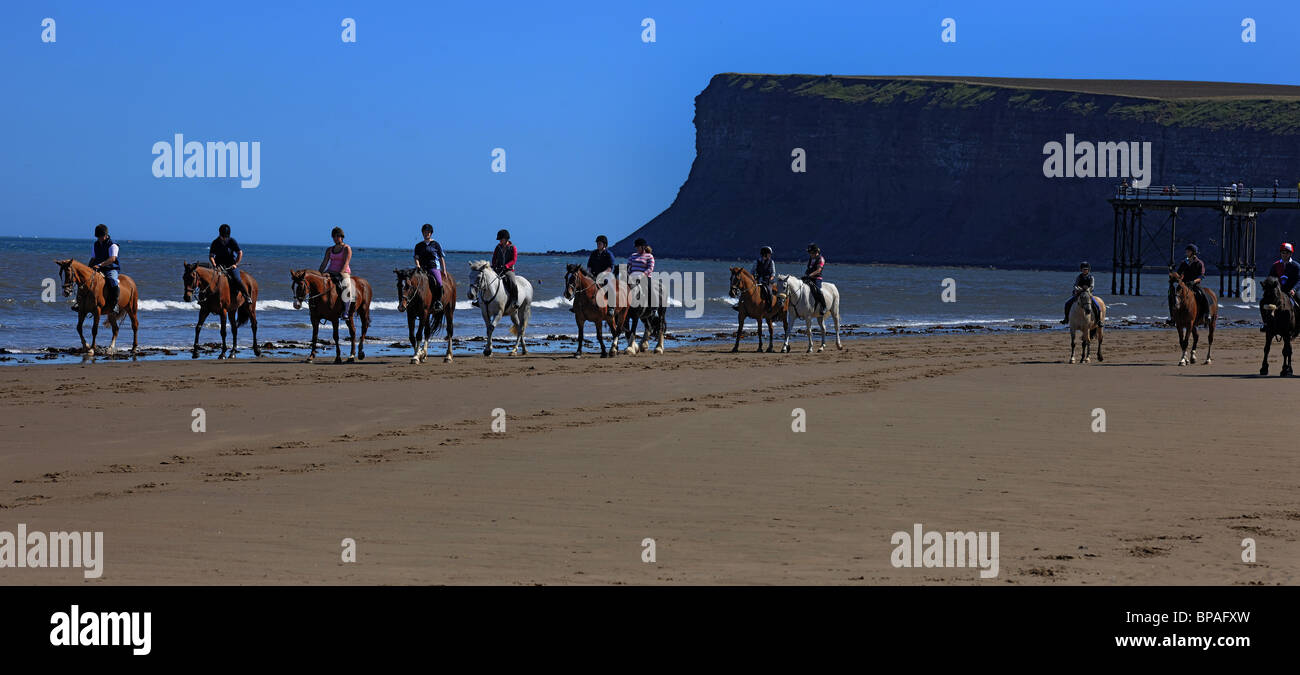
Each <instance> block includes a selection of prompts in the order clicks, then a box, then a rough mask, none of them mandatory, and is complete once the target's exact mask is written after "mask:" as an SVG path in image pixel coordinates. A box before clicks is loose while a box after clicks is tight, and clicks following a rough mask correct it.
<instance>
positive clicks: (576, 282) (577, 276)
mask: <svg viewBox="0 0 1300 675" xmlns="http://www.w3.org/2000/svg"><path fill="white" fill-rule="evenodd" d="M617 283H618V281H617V280H616V279H614V278H613V277H610V279H609V280H608V281H607V282H606V284H612V285H613V286H612V288H613V290H614V292H615V296H616V297H617ZM564 297H565V298H567V299H569V300H573V318H574V320H575V321H577V322H578V351H576V352H574V353H573V358H575V359H580V358H582V342H583V330H584V329H586V327H587V322H588V321H590V322H592V323H594V324H596V342H597V343H599V344H600V358H602V359H603V358H605V357H607V356H617V355H618V348H617V345H618V334H619V331H620V329H621V328H622V326H623V324H624V322H626V321H627V311H628V308H627V305H626V304H624V305H623V306H622V307H617V306H616V307H615V309H614V311H612V312H611V311H607V310H606V307H608V306H609V304H610V303H609V302H608V301H607V298H608V295H607V294H606V293H605V292H604V291H603V290H602V289H601V288H600V287H599V286H598V285H597V284H596V281H595V280H594V279H592V278H591V277H589V276H587V272H586V270H584V269H583V267H582V265H568V266H567V267H565V274H564ZM615 304H617V303H615ZM605 324H609V330H610V335H611V336H612V337H613V338H614V345H615V348H614V349H612V350H610V351H608V352H606V351H605V334H604V333H605V330H604V329H605Z"/></svg>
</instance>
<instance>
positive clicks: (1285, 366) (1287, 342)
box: [1282, 332, 1291, 377]
mask: <svg viewBox="0 0 1300 675" xmlns="http://www.w3.org/2000/svg"><path fill="white" fill-rule="evenodd" d="M1282 375H1283V376H1284V377H1289V376H1290V375H1291V336H1290V335H1288V334H1286V333H1285V332H1283V334H1282Z"/></svg>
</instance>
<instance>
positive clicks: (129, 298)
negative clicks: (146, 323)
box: [54, 258, 140, 356]
mask: <svg viewBox="0 0 1300 675" xmlns="http://www.w3.org/2000/svg"><path fill="white" fill-rule="evenodd" d="M54 263H55V264H57V265H58V266H59V278H60V279H62V280H63V295H64V297H67V296H69V295H72V288H73V286H76V288H77V335H78V336H79V337H80V338H81V348H82V349H83V350H85V351H86V352H87V353H89V354H90V355H92V356H93V355H94V354H95V340H96V338H98V336H99V317H100V315H101V314H102V315H103V316H104V323H106V324H108V325H109V326H111V327H112V329H113V341H112V342H110V343H109V344H108V353H110V354H111V353H113V351H114V350H115V349H117V329H118V322H119V321H121V320H122V315H123V314H126V315H130V317H131V352H132V353H135V351H136V350H137V349H138V348H139V346H140V318H139V315H138V312H139V311H140V294H139V293H137V292H136V287H135V281H134V280H133V279H131V277H128V276H127V275H125V274H118V276H117V284H118V287H119V289H120V290H119V292H118V295H117V306H116V307H108V306H106V305H105V303H104V275H103V274H102V273H100V272H97V271H95V270H93V269H90V268H89V267H87V266H86V265H83V264H82V263H79V262H77V261H76V260H72V259H71V258H69V259H67V260H55V261H54ZM87 308H89V309H87ZM87 314H93V315H94V319H93V320H91V322H90V344H89V345H87V344H86V335H85V333H84V332H82V325H83V324H84V323H85V322H86V315H87Z"/></svg>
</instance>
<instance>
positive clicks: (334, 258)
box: [320, 227, 357, 321]
mask: <svg viewBox="0 0 1300 675" xmlns="http://www.w3.org/2000/svg"><path fill="white" fill-rule="evenodd" d="M330 237H333V239H334V245H333V246H331V247H329V248H327V249H325V257H324V258H323V259H321V261H320V271H321V272H322V273H324V274H328V275H330V278H331V279H333V280H334V286H335V287H336V288H338V289H339V296H340V298H352V299H351V300H344V302H343V320H344V321H348V320H351V319H352V308H353V307H355V306H356V304H357V303H356V299H355V293H356V289H355V288H354V287H353V285H352V247H351V246H348V245H347V244H345V243H343V228H341V227H336V228H334V229H333V230H330Z"/></svg>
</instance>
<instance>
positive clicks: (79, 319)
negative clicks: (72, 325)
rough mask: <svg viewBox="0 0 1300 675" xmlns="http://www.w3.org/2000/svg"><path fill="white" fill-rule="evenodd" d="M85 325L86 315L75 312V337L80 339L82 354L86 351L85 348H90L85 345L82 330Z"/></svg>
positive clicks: (83, 331) (84, 336) (84, 334)
mask: <svg viewBox="0 0 1300 675" xmlns="http://www.w3.org/2000/svg"><path fill="white" fill-rule="evenodd" d="M85 325H86V313H85V312H77V336H78V337H80V338H81V351H83V352H84V351H86V348H87V347H89V346H90V345H87V344H86V333H85V330H84V328H83V327H84V326H85Z"/></svg>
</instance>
